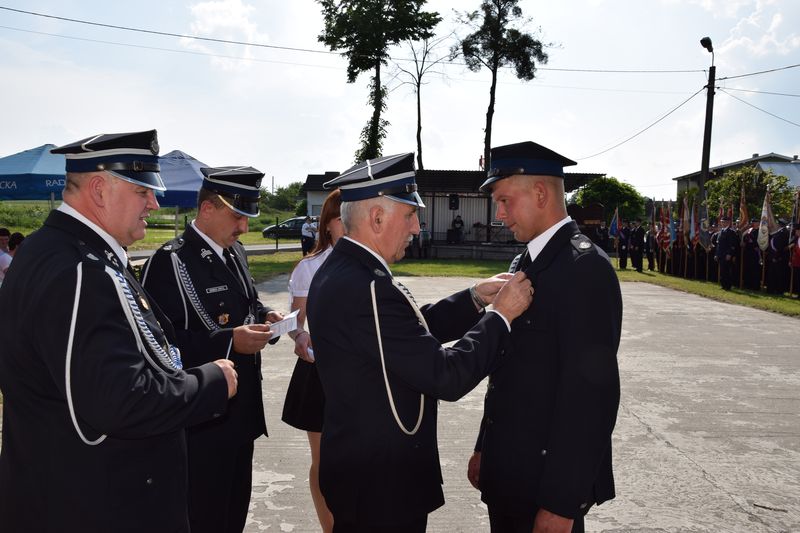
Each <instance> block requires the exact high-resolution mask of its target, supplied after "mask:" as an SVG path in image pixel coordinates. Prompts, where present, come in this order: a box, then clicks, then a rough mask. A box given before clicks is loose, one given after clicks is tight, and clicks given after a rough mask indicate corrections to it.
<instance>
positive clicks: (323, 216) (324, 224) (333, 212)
mask: <svg viewBox="0 0 800 533" xmlns="http://www.w3.org/2000/svg"><path fill="white" fill-rule="evenodd" d="M341 206H342V193H341V192H340V191H339V189H336V190H335V191H333V192H332V193H330V194H329V195H328V197H327V198H325V201H324V202H323V203H322V213H320V215H319V227H318V228H317V235H319V239H318V240H317V244H316V246H314V249H313V250H311V253H310V254H308V255H307V256H306V257H313V256H315V255H317V254H318V253H320V252H324V251H325V250H327V249H328V247H329V246H331V245H332V244H333V239H331V234H330V232H328V224H330V223H331V220H333V219H335V218H339V215H340V213H341V212H340V208H341Z"/></svg>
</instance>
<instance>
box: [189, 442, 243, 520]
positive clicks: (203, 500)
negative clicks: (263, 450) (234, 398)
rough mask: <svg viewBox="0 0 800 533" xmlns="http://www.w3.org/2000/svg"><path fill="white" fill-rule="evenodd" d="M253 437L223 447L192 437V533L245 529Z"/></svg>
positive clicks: (190, 483) (190, 492)
mask: <svg viewBox="0 0 800 533" xmlns="http://www.w3.org/2000/svg"><path fill="white" fill-rule="evenodd" d="M252 480H253V441H250V442H248V443H247V444H244V445H242V446H240V447H239V449H238V450H237V449H233V450H224V451H220V450H218V449H217V447H215V448H214V449H212V448H210V447H209V446H207V445H206V443H205V442H203V443H200V442H197V441H195V440H194V439H192V438H191V437H190V438H189V524H190V525H191V531H192V533H242V531H243V530H244V524H245V521H246V520H247V511H248V508H249V507H250V491H251V489H252Z"/></svg>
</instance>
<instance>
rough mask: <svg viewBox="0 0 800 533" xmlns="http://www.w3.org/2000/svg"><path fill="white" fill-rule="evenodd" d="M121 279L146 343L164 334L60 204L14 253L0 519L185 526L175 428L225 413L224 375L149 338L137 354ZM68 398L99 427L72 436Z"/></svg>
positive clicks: (182, 468)
mask: <svg viewBox="0 0 800 533" xmlns="http://www.w3.org/2000/svg"><path fill="white" fill-rule="evenodd" d="M120 278H124V280H125V282H126V284H127V286H128V287H129V290H130V294H131V298H132V299H133V300H134V301H135V302H136V306H137V307H138V309H139V311H140V312H141V315H142V319H143V320H144V321H145V322H146V323H147V324H148V327H149V329H150V331H151V332H152V334H153V342H155V343H157V344H158V345H159V346H161V347H164V346H165V345H166V339H165V335H166V338H169V339H173V340H174V338H173V337H172V332H171V331H169V329H170V328H169V327H168V326H169V324H168V323H165V322H166V321H165V319H164V317H163V315H162V314H161V313H160V312H159V311H158V308H157V306H155V305H154V304H153V301H152V300H151V299H150V298H149V297H148V295H147V294H146V293H145V292H144V291H143V290H142V288H141V287H140V286H139V284H138V283H137V282H136V280H135V278H134V277H133V274H131V273H130V272H129V271H127V270H126V268H125V266H124V265H121V264H120V262H119V260H118V258H117V256H116V255H115V254H114V252H113V251H112V250H111V249H110V247H108V245H107V244H106V242H105V241H103V239H102V238H101V237H100V236H99V235H97V234H96V233H95V232H94V231H93V230H91V229H90V228H89V227H88V226H86V225H84V224H83V223H82V222H79V221H78V220H77V219H75V218H73V217H71V216H70V215H67V214H64V213H61V212H59V211H53V212H51V213H50V215H49V217H48V218H47V220H46V221H45V224H44V226H43V227H42V228H41V229H40V230H38V231H37V232H35V233H34V234H33V235H31V236H30V237H29V238H28V239H26V240H25V247H24V248H22V249H20V252H19V254H17V256H16V258H15V259H14V262H13V263H12V267H11V269H10V271H9V273H8V276H7V277H6V283H4V285H3V288H2V291H0V337H1V338H2V339H3V349H2V350H1V351H0V388H2V391H3V395H4V405H3V446H2V452H0V530H1V531H8V532H12V531H14V532H16V531H20V532H21V531H25V532H34V533H38V532H61V531H81V532H97V533H100V532H102V533H106V532H108V531H130V532H141V531H170V532H172V531H176V532H177V531H188V521H187V516H186V492H187V481H186V475H187V473H186V442H185V437H184V431H183V428H184V427H186V426H188V425H191V424H194V423H198V422H202V421H204V420H207V419H210V418H212V417H213V416H219V415H220V414H221V413H223V412H224V410H225V406H226V403H227V384H226V382H225V378H224V376H223V374H222V371H221V370H220V369H219V367H217V366H216V365H204V366H201V367H198V368H192V369H188V370H186V371H182V370H176V369H174V368H170V367H168V366H167V365H166V364H163V363H162V362H161V360H160V359H159V358H158V357H157V355H156V354H155V352H154V350H153V349H151V348H149V347H147V348H143V350H145V351H146V353H147V357H148V358H149V359H150V360H151V361H152V362H148V361H147V360H146V358H145V356H144V355H143V352H142V351H141V350H140V348H139V347H138V345H137V342H142V345H143V346H148V343H147V341H146V339H145V340H141V341H139V340H137V339H142V337H140V336H139V335H138V334H135V333H134V327H136V323H135V322H134V325H133V327H132V326H131V323H130V322H129V319H128V317H127V316H126V310H127V312H128V313H130V312H131V311H130V309H131V306H130V304H129V301H128V300H127V299H126V297H125V296H124V295H123V293H122V292H118V288H119V287H122V286H124V284H123V283H122V282H121V281H120ZM115 280H116V281H115ZM73 313H74V314H73ZM73 317H74V320H73ZM157 321H158V322H161V323H162V324H165V326H166V327H167V330H166V331H162V329H161V328H159V326H158V324H157ZM71 325H74V332H73V334H72V335H71V333H70V329H71ZM70 338H72V349H71V352H69V350H68V346H69V340H70ZM68 353H69V354H70V357H71V360H70V361H71V362H70V364H69V365H67V363H66V361H67V355H68ZM70 400H71V401H72V402H73V406H74V414H75V420H76V424H77V426H78V427H79V428H80V430H81V432H82V433H83V435H84V437H85V438H86V439H87V440H88V441H91V442H94V441H96V440H98V439H100V438H101V436H102V435H106V438H105V440H102V441H100V442H99V443H98V444H96V445H89V444H86V443H85V442H84V441H83V440H82V439H81V437H80V436H79V435H78V432H77V430H76V428H75V426H74V425H73V422H72V420H71V414H70V409H69V406H68V401H70Z"/></svg>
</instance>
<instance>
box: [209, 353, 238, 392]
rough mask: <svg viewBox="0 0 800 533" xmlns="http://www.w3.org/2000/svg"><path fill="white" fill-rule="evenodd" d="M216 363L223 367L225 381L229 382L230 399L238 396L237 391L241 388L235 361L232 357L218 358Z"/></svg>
mask: <svg viewBox="0 0 800 533" xmlns="http://www.w3.org/2000/svg"><path fill="white" fill-rule="evenodd" d="M214 364H215V365H217V366H218V367H220V368H221V369H222V373H223V374H224V375H225V381H227V382H228V399H229V400H230V399H231V398H233V397H234V396H236V391H237V389H238V388H239V374H237V373H236V370H234V368H233V361H231V360H230V359H217V360H216V361H214Z"/></svg>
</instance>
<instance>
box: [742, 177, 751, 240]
mask: <svg viewBox="0 0 800 533" xmlns="http://www.w3.org/2000/svg"><path fill="white" fill-rule="evenodd" d="M749 225H750V215H748V214H747V202H746V201H745V199H744V183H742V194H741V196H739V231H742V230H744V229H745V228H746V227H748V226H749Z"/></svg>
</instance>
